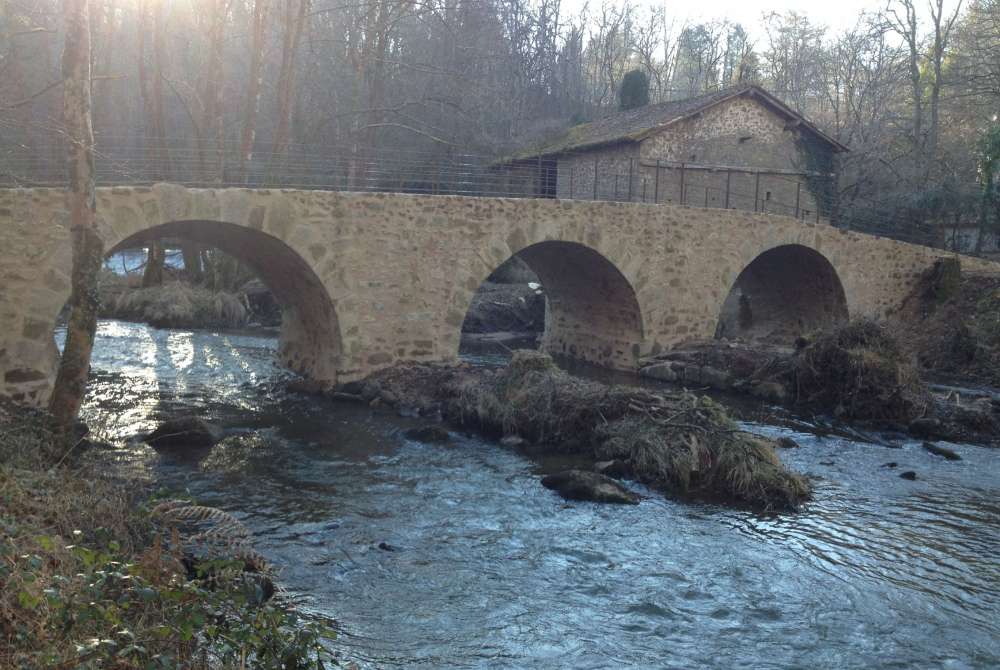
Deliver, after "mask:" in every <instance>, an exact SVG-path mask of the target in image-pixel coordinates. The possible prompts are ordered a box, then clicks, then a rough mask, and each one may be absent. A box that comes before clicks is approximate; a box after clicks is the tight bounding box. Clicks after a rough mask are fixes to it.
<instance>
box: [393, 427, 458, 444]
mask: <svg viewBox="0 0 1000 670" xmlns="http://www.w3.org/2000/svg"><path fill="white" fill-rule="evenodd" d="M403 435H404V436H406V439H408V440H414V441H416V442H428V443H430V444H443V443H444V442H447V441H448V440H450V439H451V435H450V434H449V433H448V431H447V430H446V429H445V428H443V427H441V426H434V425H428V426H420V427H419V428H410V429H409V430H408V431H406V432H405V433H403Z"/></svg>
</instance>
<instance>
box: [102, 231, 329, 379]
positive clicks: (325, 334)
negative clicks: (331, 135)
mask: <svg viewBox="0 0 1000 670" xmlns="http://www.w3.org/2000/svg"><path fill="white" fill-rule="evenodd" d="M164 239H169V240H173V241H180V242H187V243H194V244H197V245H200V246H203V247H211V248H214V249H217V250H219V251H221V252H223V253H224V254H227V255H228V256H231V257H233V258H235V259H236V260H238V261H239V262H240V263H243V264H244V265H246V266H247V267H248V268H249V269H250V270H251V271H252V272H253V274H255V275H256V276H257V278H259V279H260V281H261V282H263V284H264V285H265V286H266V287H267V289H269V290H270V292H271V293H272V294H273V295H274V298H275V300H276V301H277V303H278V305H280V307H281V312H282V316H281V337H280V344H279V348H278V357H279V359H280V362H281V364H282V365H284V366H285V367H287V368H289V369H291V370H293V371H295V372H298V373H300V374H302V375H304V376H307V377H309V378H312V379H317V380H320V381H324V382H334V381H336V376H337V366H338V364H339V363H340V356H341V352H342V345H341V335H340V325H339V323H338V320H337V314H336V309H335V307H334V304H333V301H332V300H331V299H330V296H329V294H328V293H327V291H326V288H325V287H324V286H323V283H322V282H321V281H320V279H319V277H317V276H316V273H315V272H314V271H313V270H312V268H311V267H309V265H308V264H307V263H306V261H305V260H304V259H303V258H302V257H301V256H300V255H299V254H298V253H297V252H296V251H295V250H294V249H292V248H291V247H289V246H288V245H286V244H285V243H284V242H282V241H281V240H279V239H278V238H276V237H273V236H271V235H268V234H267V233H263V232H261V231H259V230H254V229H252V228H247V227H244V226H239V225H235V224H231V223H223V222H220V221H176V222H172V223H166V224H163V225H159V226H155V227H153V228H149V229H148V230H144V231H142V232H140V233H136V234H135V235H132V236H130V237H127V238H126V239H124V240H122V241H121V242H119V243H118V244H117V245H115V247H114V248H112V249H111V250H110V251H109V252H108V255H109V256H112V255H114V254H116V253H118V252H121V251H124V250H128V249H135V248H142V247H145V246H148V245H149V244H151V243H152V242H154V241H158V240H164Z"/></svg>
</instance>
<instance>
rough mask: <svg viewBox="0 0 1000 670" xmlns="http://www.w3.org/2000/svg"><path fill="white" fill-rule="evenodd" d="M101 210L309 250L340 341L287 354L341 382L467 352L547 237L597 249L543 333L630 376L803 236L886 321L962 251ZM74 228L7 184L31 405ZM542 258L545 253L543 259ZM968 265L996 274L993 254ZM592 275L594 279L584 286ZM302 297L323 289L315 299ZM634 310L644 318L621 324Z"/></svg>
mask: <svg viewBox="0 0 1000 670" xmlns="http://www.w3.org/2000/svg"><path fill="white" fill-rule="evenodd" d="M98 219H99V225H100V230H101V234H102V236H103V237H104V239H105V242H106V246H107V248H108V249H109V250H110V249H111V248H112V247H114V246H115V245H116V244H118V243H120V242H121V241H122V240H126V239H128V238H130V237H131V236H135V235H142V234H144V231H151V232H149V233H147V234H155V233H156V232H157V231H159V230H171V228H170V227H169V226H168V227H166V228H162V229H161V228H160V226H164V225H165V224H169V223H172V222H185V226H184V227H183V228H177V227H176V226H174V227H173V231H174V232H175V233H177V232H178V231H181V232H183V230H188V231H189V232H190V231H191V230H192V229H194V228H197V226H198V225H199V222H224V223H226V224H229V225H231V226H239V227H242V228H244V229H246V231H247V233H246V235H243V236H241V237H242V241H241V245H242V247H241V248H242V252H241V253H243V254H244V256H250V257H252V256H253V255H254V254H255V253H257V254H259V255H260V256H261V258H258V259H257V261H258V265H260V266H263V265H266V264H267V263H268V262H269V258H268V257H267V254H268V253H269V252H268V250H269V249H275V248H280V249H282V250H287V251H288V253H289V254H291V253H294V254H295V255H297V256H298V257H299V258H300V259H301V260H302V263H301V264H298V265H296V264H292V263H289V264H287V267H288V268H292V271H293V272H299V273H302V274H308V275H314V276H315V278H316V280H317V282H318V284H317V285H319V286H321V287H322V289H323V290H324V291H325V292H326V294H327V295H326V297H327V298H328V305H329V306H331V307H332V309H333V310H334V311H335V318H331V319H327V321H326V323H327V324H328V326H327V327H328V328H329V330H331V331H336V330H339V333H337V332H331V333H330V335H329V341H333V342H336V343H337V346H335V347H331V346H328V341H326V340H324V341H320V342H318V341H317V340H316V333H315V332H313V331H310V332H312V336H310V337H299V338H293V341H292V342H291V343H290V344H289V346H290V347H292V348H293V349H294V348H298V349H299V350H298V351H289V352H288V358H289V359H290V360H296V361H300V369H301V371H302V372H304V373H306V374H317V375H319V376H321V377H323V378H326V379H331V378H332V377H336V379H338V380H340V381H347V380H351V379H357V378H359V377H361V376H363V375H365V374H367V373H369V372H371V371H372V370H375V369H377V368H380V367H384V366H387V365H391V364H393V363H395V362H398V361H454V360H455V359H456V357H457V354H458V347H459V341H460V337H461V326H462V321H463V320H464V317H465V314H466V312H467V310H468V307H469V304H470V302H471V300H472V297H473V295H474V293H475V292H476V290H477V289H478V288H479V286H480V284H481V283H482V282H483V281H484V280H485V279H486V278H487V277H488V276H489V275H490V274H491V273H492V272H493V270H495V269H496V268H497V267H498V266H500V265H501V264H502V263H503V262H504V261H506V260H507V259H508V258H510V257H511V256H512V255H513V254H516V253H518V252H521V251H524V250H526V249H528V248H529V247H534V245H539V243H543V242H554V241H555V242H569V243H572V244H574V245H579V246H581V247H585V248H586V249H588V250H589V251H591V252H593V253H592V254H589V258H591V259H593V260H592V261H587V260H586V259H587V257H588V255H587V254H584V255H580V256H579V257H578V262H575V264H567V265H566V266H565V267H566V270H565V271H563V272H561V273H559V274H558V275H557V276H555V279H553V280H552V281H556V282H558V283H559V284H560V285H559V286H551V287H547V288H549V289H550V290H555V291H557V292H560V293H561V295H563V296H565V300H563V301H561V303H560V304H561V305H563V306H564V307H563V308H562V309H564V313H563V314H561V315H560V314H556V315H554V316H555V318H554V319H552V321H551V322H550V323H551V327H552V328H560V325H559V324H565V326H563V327H564V328H565V330H563V331H562V332H550V333H549V334H547V336H546V339H547V341H550V342H558V343H559V346H560V347H563V348H565V350H566V351H567V352H569V353H572V352H573V351H574V350H575V351H576V352H577V355H578V357H580V358H583V359H585V360H588V361H591V362H594V363H597V364H602V365H606V366H610V367H617V368H628V367H630V366H631V365H633V364H634V363H633V362H634V360H635V359H636V358H637V357H638V356H642V355H647V354H649V353H652V352H657V351H660V350H662V349H664V348H667V347H670V346H672V345H676V344H678V343H680V342H683V341H684V340H687V339H690V338H705V337H712V335H713V334H714V333H715V330H716V325H717V322H718V318H719V314H720V311H721V308H722V304H723V301H724V300H725V298H726V296H727V295H728V294H729V291H730V289H731V287H732V285H733V283H734V282H735V280H736V278H737V276H738V275H739V274H740V272H741V271H742V270H743V269H744V268H745V267H746V266H747V265H748V264H749V263H750V262H751V261H753V260H754V259H755V258H757V256H759V255H760V254H761V253H763V252H764V251H766V250H768V249H772V248H775V247H778V246H782V245H788V244H797V245H803V246H806V247H808V248H810V249H813V250H815V251H817V252H819V253H820V254H822V255H823V256H824V257H825V258H826V259H827V260H828V261H829V262H830V264H831V265H832V267H833V268H834V269H835V270H836V273H837V276H838V277H839V279H840V281H841V283H842V284H843V289H844V295H845V297H846V301H847V305H848V309H849V311H850V313H851V315H852V316H853V315H872V316H879V315H884V314H885V313H886V311H887V310H891V309H893V308H894V307H895V306H896V305H897V304H898V303H899V302H900V300H901V299H902V298H903V296H905V295H906V293H907V292H908V291H909V290H910V289H911V287H912V286H913V284H914V282H915V280H916V279H917V277H918V276H919V275H920V273H922V272H923V271H924V270H926V269H927V268H928V267H930V266H931V264H932V263H933V262H934V260H935V259H936V258H938V257H940V256H947V255H950V254H947V253H945V252H941V251H937V250H933V249H929V248H924V247H917V246H913V245H908V244H905V243H902V242H896V241H893V240H887V239H880V238H874V237H870V236H866V235H862V234H859V233H853V232H845V231H841V230H837V229H834V228H831V227H829V226H822V225H821V226H815V225H807V224H803V223H801V222H798V221H795V220H794V219H790V218H787V217H780V216H774V215H754V214H752V213H748V212H741V211H735V210H713V209H698V208H688V207H679V206H670V205H659V206H654V205H641V204H630V203H611V202H582V201H566V200H563V201H560V200H523V199H503V198H462V197H452V196H414V195H400V194H373V193H367V194H357V193H329V192H320V191H277V190H253V191H251V190H244V189H220V190H210V189H207V190H199V189H186V188H183V187H179V186H171V185H165V184H163V185H157V186H154V187H152V188H115V189H100V190H99V193H98ZM68 220H69V216H68V213H67V212H66V209H65V203H64V194H63V192H62V191H60V190H53V189H37V190H28V189H25V190H0V394H4V395H10V396H13V397H16V398H18V399H19V400H22V401H25V402H34V403H40V402H44V400H45V398H46V397H47V395H48V393H49V391H50V389H51V382H52V379H53V376H54V372H55V365H56V359H55V347H54V344H53V339H52V331H53V327H54V325H55V319H56V316H57V314H58V312H59V310H60V308H61V307H62V306H63V304H64V303H65V300H66V299H67V297H68V295H69V270H70V244H69V236H68V231H67V225H68ZM205 225H206V227H210V228H213V229H216V230H218V229H219V227H218V225H214V226H213V225H211V223H206V224H205ZM220 240H222V242H223V243H225V239H224V238H220ZM255 240H258V242H256V243H255ZM278 242H280V246H275V245H277V243H278ZM538 248H539V249H541V248H542V247H541V246H539V247H538ZM282 253H285V252H284V251H282ZM529 255H530V254H529ZM535 260H536V263H542V264H545V262H546V261H545V257H544V254H540V255H537V257H536V258H535ZM963 263H964V264H965V266H966V267H970V268H972V269H978V270H982V271H987V272H997V271H1000V265H997V264H992V263H987V262H985V261H978V260H973V259H963ZM608 267H612V268H614V269H615V271H614V272H613V273H610V272H609V271H608V270H607V268H608ZM295 268H297V269H295ZM576 274H579V275H581V276H580V283H579V284H577V283H574V275H576ZM612 277H617V278H618V279H613V278H612ZM586 282H591V284H592V286H593V287H594V288H593V289H590V288H588V289H586V290H581V289H579V288H578V287H579V286H584V285H586ZM296 285H301V286H305V287H309V286H313V285H314V284H313V283H312V280H311V278H310V277H301V278H299V280H298V283H295V282H293V283H291V284H290V285H289V286H296ZM623 286H628V287H630V288H631V290H632V294H633V295H634V303H633V304H634V306H635V307H637V313H635V311H634V310H633V311H629V310H627V309H626V307H627V305H625V304H623V303H628V302H631V301H629V300H627V296H624V295H623V292H622V291H623V289H622V287H623ZM575 287H576V288H575ZM305 294H306V295H308V296H309V298H308V299H309V300H316V299H317V296H316V291H307V292H306V293H305ZM298 295H299V292H297V291H295V290H289V291H287V292H286V294H285V301H286V304H288V305H289V306H290V307H292V308H293V310H297V311H298V312H299V313H303V312H309V311H310V305H309V303H308V302H306V303H302V304H298V303H297V301H299V300H300V298H298V297H297V296H298ZM556 308H557V309H559V307H558V306H556ZM623 310H624V311H623ZM584 311H586V313H583V312H584ZM550 316H553V315H550ZM622 318H627V319H630V320H631V321H633V322H634V325H632V326H629V327H627V328H623V327H622V326H621V325H615V324H619V323H620V322H621V319H622ZM307 326H308V324H305V325H303V328H304V329H305V330H309V328H308V327H307ZM313 327H315V324H313ZM605 330H606V332H602V331H605ZM594 342H604V343H606V344H605V345H602V346H598V347H595V346H594ZM330 370H332V371H333V374H330V373H329V372H328V371H330ZM331 380H332V379H331Z"/></svg>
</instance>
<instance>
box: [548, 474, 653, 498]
mask: <svg viewBox="0 0 1000 670" xmlns="http://www.w3.org/2000/svg"><path fill="white" fill-rule="evenodd" d="M542 486H544V487H545V488H547V489H552V490H553V491H555V492H556V493H558V494H559V495H561V496H562V497H563V498H565V499H566V500H590V501H592V502H604V503H619V504H625V505H637V504H639V496H637V495H636V494H634V493H632V492H631V491H629V490H628V489H627V488H625V487H624V486H622V485H621V484H619V483H618V482H616V481H615V480H613V479H611V478H610V477H606V476H604V475H601V474H598V473H596V472H587V471H585V470H566V471H564V472H557V473H556V474H554V475H548V476H546V477H543V478H542Z"/></svg>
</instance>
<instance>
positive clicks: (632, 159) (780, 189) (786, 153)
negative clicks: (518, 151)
mask: <svg viewBox="0 0 1000 670" xmlns="http://www.w3.org/2000/svg"><path fill="white" fill-rule="evenodd" d="M798 133H799V131H798V130H797V129H796V128H792V127H786V123H785V121H784V120H783V119H781V118H779V117H778V116H777V115H775V114H774V112H772V111H771V110H770V109H768V108H767V107H766V106H765V105H763V104H762V103H760V102H759V101H757V100H755V99H753V98H746V97H741V98H736V99H733V100H729V101H727V102H724V103H722V104H719V105H717V106H715V107H711V108H709V109H707V110H705V112H704V113H702V114H701V115H699V116H697V117H694V118H691V119H687V120H685V121H682V122H680V123H677V124H674V125H672V126H670V127H668V128H666V129H664V130H663V131H661V132H659V133H657V134H655V135H652V136H650V137H648V138H646V139H645V140H643V141H642V142H641V143H640V144H638V145H636V144H634V143H632V144H621V145H617V146H613V147H608V148H602V149H594V150H590V151H581V152H579V153H578V154H570V155H566V156H563V157H560V159H559V188H558V197H560V198H567V199H577V200H595V199H596V200H618V201H628V200H631V201H632V202H654V201H655V202H664V203H671V204H686V205H692V206H699V207H720V208H729V209H740V210H744V211H751V212H754V211H763V212H771V213H776V214H782V215H786V216H793V217H794V216H798V217H799V218H802V219H805V220H811V221H816V220H817V214H818V207H817V202H816V197H815V195H814V194H813V193H812V191H811V190H810V188H809V185H808V184H807V183H806V180H805V179H804V178H803V177H801V176H798V175H793V174H780V173H778V172H777V171H790V172H802V171H807V169H808V166H807V165H806V162H805V159H804V158H803V157H802V156H801V155H800V151H799V147H798V145H797V138H798ZM657 161H660V166H659V167H657ZM681 163H685V164H688V165H695V166H699V165H700V166H728V167H744V168H750V169H751V171H739V170H732V171H727V170H706V169H698V168H690V167H688V168H686V169H683V170H682V169H681V168H680V167H679V164H681ZM595 167H596V168H597V170H598V180H597V181H598V188H597V189H596V194H597V197H595V188H594V170H595Z"/></svg>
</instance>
